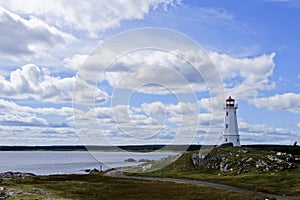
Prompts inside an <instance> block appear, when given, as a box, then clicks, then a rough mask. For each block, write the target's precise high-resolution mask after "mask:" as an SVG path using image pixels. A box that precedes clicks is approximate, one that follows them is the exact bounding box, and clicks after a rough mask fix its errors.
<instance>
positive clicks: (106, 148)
mask: <svg viewBox="0 0 300 200" xmlns="http://www.w3.org/2000/svg"><path fill="white" fill-rule="evenodd" d="M242 146H243V147H250V148H255V149H260V150H264V149H265V150H280V149H286V148H289V147H291V146H292V145H272V144H255V145H242ZM202 147H203V148H205V147H211V146H205V145H190V146H188V145H124V146H117V147H115V146H83V145H73V146H71V145H53V146H0V151H122V150H124V151H132V152H152V151H173V152H174V151H182V150H186V151H195V150H200V149H201V148H202Z"/></svg>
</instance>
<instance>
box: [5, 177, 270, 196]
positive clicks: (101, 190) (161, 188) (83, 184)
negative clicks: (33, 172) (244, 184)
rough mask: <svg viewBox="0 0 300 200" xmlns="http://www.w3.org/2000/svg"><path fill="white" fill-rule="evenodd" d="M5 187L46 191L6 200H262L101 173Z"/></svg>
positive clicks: (22, 181)
mask: <svg viewBox="0 0 300 200" xmlns="http://www.w3.org/2000/svg"><path fill="white" fill-rule="evenodd" d="M4 184H5V185H6V187H7V188H9V189H15V190H16V189H18V188H23V190H24V188H25V190H26V191H35V190H36V191H39V190H42V191H46V192H47V193H46V194H44V195H43V194H38V193H37V194H31V195H28V194H27V195H26V194H25V195H24V194H23V195H22V194H20V195H17V196H15V197H14V198H9V199H41V198H58V199H61V198H64V199H90V200H93V199H95V200H96V199H97V200H98V199H265V198H264V197H263V196H260V195H249V194H244V193H237V192H230V191H225V190H220V189H214V188H210V187H204V186H197V185H190V184H180V183H172V182H159V181H142V180H131V179H121V178H112V177H104V176H102V175H101V174H90V175H55V176H37V177H26V178H24V179H20V178H14V179H12V180H5V181H3V182H2V183H1V185H4Z"/></svg>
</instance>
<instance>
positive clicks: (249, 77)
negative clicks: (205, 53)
mask: <svg viewBox="0 0 300 200" xmlns="http://www.w3.org/2000/svg"><path fill="white" fill-rule="evenodd" d="M275 55H276V54H275V53H271V54H269V55H267V54H263V55H261V56H257V57H252V58H235V57H232V56H230V55H228V54H219V53H217V52H211V53H210V54H209V57H210V59H211V60H212V61H213V63H214V64H215V65H216V67H217V68H218V70H219V71H220V74H221V76H222V77H223V80H224V84H225V87H226V89H227V92H228V93H229V94H231V95H233V96H235V97H237V98H238V99H248V98H253V97H256V96H257V95H258V94H259V91H263V90H270V89H274V86H275V83H274V82H272V81H271V80H270V77H271V76H272V75H273V71H274V67H275V62H274V57H275Z"/></svg>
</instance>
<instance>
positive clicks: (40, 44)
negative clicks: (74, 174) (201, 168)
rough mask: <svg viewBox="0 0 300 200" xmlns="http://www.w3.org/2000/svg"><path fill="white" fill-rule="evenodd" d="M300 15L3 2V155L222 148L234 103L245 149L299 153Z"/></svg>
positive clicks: (258, 2)
mask: <svg viewBox="0 0 300 200" xmlns="http://www.w3.org/2000/svg"><path fill="white" fill-rule="evenodd" d="M299 11H300V2H299V1H298V0H252V1H243V3H237V2H236V1H233V0H226V1H224V0H201V1H196V0H194V1H185V0H181V1H180V0H178V1H176V0H147V1H134V0H128V1H104V0H90V1H83V0H77V1H76V2H74V1H71V0H44V1H36V0H27V1H17V0H7V1H1V2H0V33H1V34H0V94H1V96H0V145H82V144H83V145H86V144H95V145H120V144H123V145H129V144H219V143H220V142H221V137H222V130H223V128H224V123H223V119H224V115H225V111H224V110H223V106H224V103H225V99H226V98H227V97H228V96H229V95H231V96H232V97H233V98H234V99H236V101H237V103H238V107H239V109H238V112H237V115H238V126H239V133H240V138H241V144H286V145H291V144H293V143H294V142H295V141H298V142H300V115H299V114H300V57H299V55H300V48H299V47H300V38H299V35H300V23H299V20H300V12H299ZM149 27H152V28H149ZM147 42H148V43H147ZM144 43H147V44H148V46H149V47H151V48H144V49H141V48H140V49H139V48H137V47H139V45H141V44H144ZM129 47H130V48H131V49H130V48H129ZM133 47H134V48H133ZM162 47H163V48H162ZM168 47H170V48H171V47H172V49H167V48H168ZM126 48H129V51H126V52H123V53H121V52H122V51H121V49H122V50H123V49H126ZM103 52H106V54H105V55H106V56H103ZM101 53H102V54H101ZM99 55H100V57H97V56H99ZM114 56H115V57H114ZM109 58H115V59H114V60H109ZM102 63H106V64H107V63H110V64H109V65H108V64H107V65H106V66H105V65H103V66H102ZM100 66H101V67H102V68H101V67H100ZM104 67H107V68H104ZM92 79H93V80H92ZM217 86H218V87H219V89H220V88H221V89H220V90H218V89H216V87H217Z"/></svg>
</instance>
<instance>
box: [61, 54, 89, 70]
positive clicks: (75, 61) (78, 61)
mask: <svg viewBox="0 0 300 200" xmlns="http://www.w3.org/2000/svg"><path fill="white" fill-rule="evenodd" d="M87 57H88V55H74V56H72V57H71V58H65V59H64V60H63V62H62V64H63V66H64V67H66V68H69V69H72V70H78V69H79V68H80V67H81V66H82V65H83V64H84V61H85V60H86V59H87Z"/></svg>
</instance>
